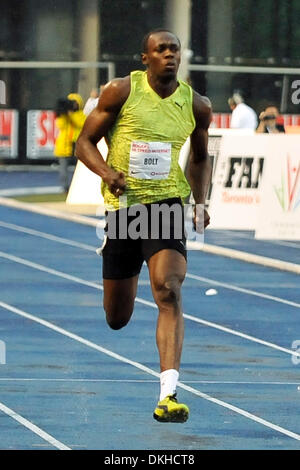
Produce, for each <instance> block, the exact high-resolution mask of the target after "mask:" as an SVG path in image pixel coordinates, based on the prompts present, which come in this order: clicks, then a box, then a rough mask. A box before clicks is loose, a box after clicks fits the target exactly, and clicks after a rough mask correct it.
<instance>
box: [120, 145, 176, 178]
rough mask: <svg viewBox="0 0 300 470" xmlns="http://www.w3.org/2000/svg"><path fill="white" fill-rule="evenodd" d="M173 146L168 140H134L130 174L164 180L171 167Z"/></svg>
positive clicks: (135, 176) (134, 176) (131, 148)
mask: <svg viewBox="0 0 300 470" xmlns="http://www.w3.org/2000/svg"><path fill="white" fill-rule="evenodd" d="M171 150H172V146H171V144H169V143H166V142H141V141H133V142H132V143H131V147H130V161H129V172H128V174H129V176H131V177H132V178H138V179H146V180H149V179H153V180H163V179H166V178H168V176H169V173H170V168H171Z"/></svg>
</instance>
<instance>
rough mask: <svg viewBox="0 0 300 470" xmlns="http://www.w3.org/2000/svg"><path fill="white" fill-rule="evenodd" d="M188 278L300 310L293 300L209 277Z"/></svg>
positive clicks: (192, 275) (192, 276) (299, 305)
mask: <svg viewBox="0 0 300 470" xmlns="http://www.w3.org/2000/svg"><path fill="white" fill-rule="evenodd" d="M186 277H187V278H189V279H195V280H196V281H202V282H205V283H206V284H212V285H214V286H219V287H225V289H230V290H235V291H237V292H242V293H243V294H248V295H254V296H256V297H261V298H263V299H267V300H273V301H275V302H279V303H282V304H286V305H291V306H292V307H296V308H300V304H298V303H297V302H293V301H292V300H286V299H282V298H281V297H276V296H274V295H269V294H264V293H263V292H258V291H254V290H251V289H245V288H244V287H238V286H235V285H233V284H229V283H227V282H220V281H215V280H214V279H209V278H208V277H202V276H198V275H197V274H191V273H187V274H186Z"/></svg>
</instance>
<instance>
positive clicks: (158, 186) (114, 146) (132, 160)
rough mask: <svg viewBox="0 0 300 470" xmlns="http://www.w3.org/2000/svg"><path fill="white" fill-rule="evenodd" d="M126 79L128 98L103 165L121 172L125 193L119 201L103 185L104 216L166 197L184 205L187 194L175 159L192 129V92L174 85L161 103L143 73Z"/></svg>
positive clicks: (184, 182)
mask: <svg viewBox="0 0 300 470" xmlns="http://www.w3.org/2000/svg"><path fill="white" fill-rule="evenodd" d="M130 79H131V89H130V93H129V96H128V98H127V100H126V102H125V103H124V105H123V106H122V108H121V110H120V113H119V115H118V117H117V119H116V121H115V123H114V126H113V127H112V128H111V129H110V131H109V134H108V136H107V143H108V149H109V150H108V156H107V160H106V161H107V164H108V165H109V166H110V167H112V168H114V169H115V170H116V171H122V172H124V174H125V178H126V191H125V193H124V195H123V196H122V198H121V199H120V201H119V198H116V197H115V196H114V195H113V194H112V193H111V192H110V191H109V189H108V186H107V185H106V184H105V183H102V194H103V196H104V202H105V206H106V208H107V209H108V210H116V209H119V207H124V206H127V207H130V206H132V205H134V204H148V203H153V202H157V201H160V200H163V199H168V198H171V197H180V198H182V199H184V198H185V197H186V196H188V194H189V192H190V187H189V184H188V182H187V180H186V178H185V176H184V174H183V172H182V170H181V168H180V166H179V163H178V159H179V153H180V150H181V147H182V145H183V144H184V143H185V141H186V139H187V138H188V137H189V136H190V134H191V133H192V132H193V130H194V128H195V118H194V114H193V90H192V88H191V87H190V86H189V85H188V84H187V83H185V82H183V81H181V80H179V86H178V87H177V88H176V90H175V92H174V93H173V94H172V95H170V96H168V97H167V98H161V97H160V96H159V95H158V94H157V93H156V92H155V91H154V90H153V89H152V88H151V87H150V85H149V83H148V79H147V73H146V72H143V71H140V70H137V71H134V72H131V75H130ZM124 201H125V202H124ZM119 203H120V204H119Z"/></svg>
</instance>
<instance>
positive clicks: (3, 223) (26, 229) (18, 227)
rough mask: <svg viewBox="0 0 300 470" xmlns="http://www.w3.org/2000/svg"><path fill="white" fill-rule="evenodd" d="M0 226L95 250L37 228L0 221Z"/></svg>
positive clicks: (89, 246) (84, 244)
mask: <svg viewBox="0 0 300 470" xmlns="http://www.w3.org/2000/svg"><path fill="white" fill-rule="evenodd" d="M0 227H4V228H7V229H10V230H15V231H16V232H21V233H27V234H28V235H33V236H35V237H40V238H45V239H46V240H51V241H54V242H58V243H62V244H64V245H69V246H74V247H76V248H81V249H83V250H88V251H93V252H94V253H95V251H96V248H94V247H93V246H91V245H87V244H86V243H79V242H76V241H74V240H70V239H69V238H62V237H58V236H56V235H51V234H50V233H46V232H40V231H39V230H34V229H31V228H27V227H23V226H21V225H16V224H10V223H8V222H3V221H0Z"/></svg>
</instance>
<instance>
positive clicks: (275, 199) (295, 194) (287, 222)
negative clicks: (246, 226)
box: [255, 135, 300, 240]
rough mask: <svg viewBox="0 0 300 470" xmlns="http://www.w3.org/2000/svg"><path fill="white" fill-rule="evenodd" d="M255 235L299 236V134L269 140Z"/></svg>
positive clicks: (281, 237) (293, 238)
mask: <svg viewBox="0 0 300 470" xmlns="http://www.w3.org/2000/svg"><path fill="white" fill-rule="evenodd" d="M255 237H256V238H262V239H263V238H264V239H280V240H300V136H297V135H289V136H285V135H276V136H272V138H271V139H270V140H269V148H268V156H267V159H266V162H265V167H264V173H263V177H262V182H261V203H260V206H259V208H258V219H257V227H256V232H255Z"/></svg>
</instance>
